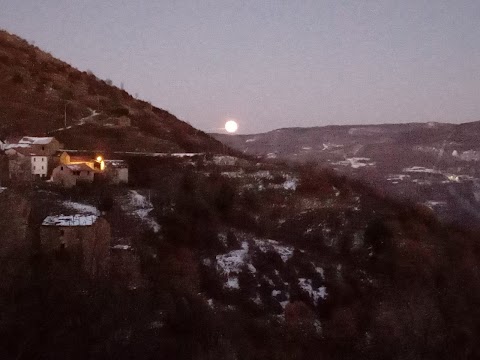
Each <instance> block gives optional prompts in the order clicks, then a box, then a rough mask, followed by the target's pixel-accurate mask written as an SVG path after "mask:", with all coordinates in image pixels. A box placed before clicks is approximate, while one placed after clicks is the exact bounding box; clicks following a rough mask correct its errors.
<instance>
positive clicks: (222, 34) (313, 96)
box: [0, 0, 480, 133]
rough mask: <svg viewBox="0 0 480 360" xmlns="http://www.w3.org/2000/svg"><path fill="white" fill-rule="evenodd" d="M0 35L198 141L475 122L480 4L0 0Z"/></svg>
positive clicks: (439, 0)
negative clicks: (228, 130) (170, 119)
mask: <svg viewBox="0 0 480 360" xmlns="http://www.w3.org/2000/svg"><path fill="white" fill-rule="evenodd" d="M0 27H1V28H4V29H6V30H8V31H10V32H13V33H16V34H17V35H20V36H22V37H24V38H26V39H27V40H29V41H34V42H35V44H36V45H37V46H39V47H41V48H42V49H44V50H46V51H49V52H51V53H52V54H53V55H54V56H56V57H59V58H60V59H62V60H65V61H67V62H69V63H70V64H72V65H73V66H75V67H77V68H79V69H81V70H87V69H90V70H92V71H93V72H94V73H95V74H96V75H97V76H98V77H100V78H103V79H106V78H110V79H112V80H113V82H114V83H115V84H116V85H120V83H121V82H123V83H124V84H125V89H126V90H127V91H129V92H130V93H132V94H135V93H138V95H139V97H140V98H142V99H145V100H149V101H151V102H152V103H153V104H154V105H156V106H159V107H162V108H164V109H167V110H169V111H170V112H172V113H173V114H175V115H177V116H178V117H179V118H181V119H183V120H186V121H188V122H189V123H191V124H192V125H193V126H195V127H198V128H201V129H203V130H206V131H214V130H215V129H217V128H220V127H221V126H222V125H223V123H224V121H225V119H226V118H228V117H234V118H236V119H238V122H239V124H240V129H239V130H240V132H242V133H253V132H260V131H266V130H271V129H274V128H279V127H288V126H318V125H328V124H359V123H384V122H412V121H449V122H464V121H473V120H480V1H479V0H471V1H466V0H448V1H444V0H429V1H422V0H402V1H400V0H395V1H389V0H379V1H376V0H363V1H362V0H351V1H341V0H331V1H322V0H312V1H309V0H289V1H281V0H270V1H266V0H265V1H261V0H253V1H246V0H235V1H227V0H216V1H206V0H205V1H200V0H198V1H192V0H171V1H166V0H165V1H160V0H156V1H154V0H150V1H147V0H135V1H134V0H123V1H122V0H64V1H60V0H0Z"/></svg>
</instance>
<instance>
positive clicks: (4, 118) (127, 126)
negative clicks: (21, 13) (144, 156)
mask: <svg viewBox="0 0 480 360" xmlns="http://www.w3.org/2000/svg"><path fill="white" fill-rule="evenodd" d="M0 84H1V85H0V86H1V88H2V91H0V139H4V138H7V137H15V136H20V135H25V134H29V135H37V136H43V135H47V134H48V135H52V136H55V137H56V138H57V139H59V140H60V141H62V142H63V143H67V144H69V146H73V147H75V148H78V149H95V150H129V151H155V152H181V151H192V152H195V151H197V152H198V151H212V152H214V151H218V150H220V149H223V146H222V144H220V143H219V142H218V141H216V140H214V139H212V138H211V137H210V136H209V135H207V134H205V133H204V132H202V131H200V130H197V129H195V128H193V127H192V126H190V125H189V124H187V123H186V122H184V121H181V120H179V119H178V118H176V117H175V116H174V115H172V114H170V113H169V112H168V111H166V110H163V109H159V108H157V107H155V106H153V105H151V104H150V103H148V102H145V101H142V100H138V99H135V98H134V97H133V96H132V95H130V94H129V93H127V92H126V91H124V90H122V89H120V88H118V87H115V86H113V85H112V84H111V81H109V80H106V81H104V80H101V79H99V78H97V77H96V76H95V75H94V74H93V73H91V72H82V71H79V70H77V69H75V68H74V67H72V66H71V65H69V64H67V63H65V62H63V61H61V60H59V59H56V58H55V57H53V56H52V55H50V54H48V53H46V52H44V51H42V50H41V49H39V48H38V47H35V46H33V45H31V44H29V43H28V42H27V41H26V40H24V39H21V38H20V37H18V36H15V35H12V34H9V33H8V32H6V31H3V30H0ZM65 113H66V116H67V128H66V129H64V120H65Z"/></svg>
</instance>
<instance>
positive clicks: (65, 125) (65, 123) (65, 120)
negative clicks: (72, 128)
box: [63, 103, 68, 129]
mask: <svg viewBox="0 0 480 360" xmlns="http://www.w3.org/2000/svg"><path fill="white" fill-rule="evenodd" d="M67 104H68V103H65V117H64V127H63V128H64V129H66V128H67Z"/></svg>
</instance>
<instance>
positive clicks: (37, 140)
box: [18, 136, 54, 145]
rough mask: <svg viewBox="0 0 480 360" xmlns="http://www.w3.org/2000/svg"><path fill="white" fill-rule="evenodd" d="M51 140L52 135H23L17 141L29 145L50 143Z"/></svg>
mask: <svg viewBox="0 0 480 360" xmlns="http://www.w3.org/2000/svg"><path fill="white" fill-rule="evenodd" d="M53 140H54V138H53V137H33V136H24V137H23V138H22V139H21V140H20V141H19V142H18V143H19V144H29V145H47V144H50V143H51V142H52V141H53Z"/></svg>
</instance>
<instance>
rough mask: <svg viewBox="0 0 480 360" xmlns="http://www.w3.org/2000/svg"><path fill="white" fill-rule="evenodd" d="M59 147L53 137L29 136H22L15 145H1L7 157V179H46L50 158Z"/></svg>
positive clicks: (58, 143)
mask: <svg viewBox="0 0 480 360" xmlns="http://www.w3.org/2000/svg"><path fill="white" fill-rule="evenodd" d="M61 146H62V144H60V142H59V141H58V140H56V139H55V138H53V137H42V138H40V137H31V136H24V137H23V138H21V139H18V140H17V141H16V142H15V143H11V142H9V143H5V144H3V146H2V147H3V150H4V151H5V154H6V155H7V156H8V162H9V164H8V168H9V171H8V172H9V178H10V179H11V180H16V181H31V180H34V179H35V178H47V177H48V175H49V169H51V164H52V161H53V160H52V156H53V155H54V154H55V153H56V152H57V151H58V149H59V148H60V147H61Z"/></svg>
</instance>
